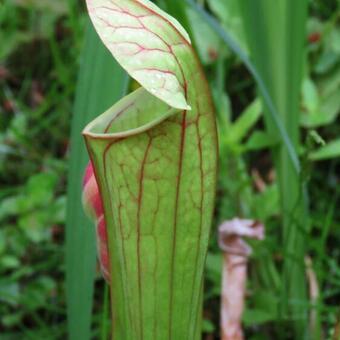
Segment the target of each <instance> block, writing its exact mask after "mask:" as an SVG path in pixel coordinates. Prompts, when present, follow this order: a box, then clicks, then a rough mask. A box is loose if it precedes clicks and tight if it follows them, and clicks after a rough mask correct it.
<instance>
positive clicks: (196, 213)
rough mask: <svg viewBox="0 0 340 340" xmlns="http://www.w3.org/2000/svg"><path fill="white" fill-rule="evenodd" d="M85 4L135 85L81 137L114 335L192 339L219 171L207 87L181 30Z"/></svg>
mask: <svg viewBox="0 0 340 340" xmlns="http://www.w3.org/2000/svg"><path fill="white" fill-rule="evenodd" d="M88 5H89V11H90V15H91V18H92V21H93V23H94V25H95V27H96V29H97V31H98V32H99V34H100V35H101V37H102V40H103V42H104V43H105V44H106V46H107V47H108V48H109V50H110V51H111V53H112V54H113V56H114V57H115V58H116V59H117V60H118V61H119V63H121V64H122V66H123V67H124V68H125V69H126V70H127V71H128V72H129V73H130V75H131V76H132V77H134V78H135V79H136V80H138V81H139V82H140V83H141V85H142V88H140V89H138V90H136V91H135V92H133V93H132V94H130V95H129V96H127V97H125V98H123V99H122V100H120V101H119V102H118V103H116V104H115V105H113V106H112V107H111V108H110V109H109V110H108V111H106V112H105V113H103V114H102V115H101V116H100V117H98V118H97V119H95V120H94V121H93V122H92V123H90V124H89V125H88V126H87V127H86V128H85V130H84V136H85V139H86V143H87V147H88V151H89V154H90V157H91V160H92V163H93V165H94V168H95V176H96V180H97V182H98V185H99V189H100V193H101V198H102V201H103V205H104V215H105V221H106V224H107V228H108V239H109V255H110V271H111V287H110V289H111V309H112V322H113V325H114V327H113V334H112V338H114V339H121V340H124V339H126V340H129V339H136V340H138V339H190V340H193V339H199V338H200V337H201V330H202V289H203V288H202V285H203V270H204V263H205V257H206V254H207V248H208V240H209V232H210V227H211V223H212V215H213V208H214V197H215V189H216V188H215V187H216V168H217V164H216V163H217V137H216V125H215V117H214V112H213V108H212V104H211V103H212V101H211V96H210V92H209V88H208V85H207V82H206V80H205V77H204V75H203V73H202V69H201V67H200V65H199V62H198V59H197V57H196V55H195V53H194V51H193V49H192V47H191V44H190V43H189V40H188V38H187V35H186V33H185V32H184V31H183V29H182V28H181V27H180V26H179V24H178V23H177V22H176V21H174V20H173V19H171V18H169V16H167V15H166V14H165V13H164V12H162V11H160V10H159V9H158V8H156V7H155V6H154V5H153V4H152V3H150V2H149V1H140V0H139V1H137V0H134V1H132V0H129V1H118V0H116V1H88ZM103 20H105V22H106V23H107V24H108V26H107V27H105V25H104V24H103V22H104V21H103ZM112 26H115V27H112ZM189 106H190V110H188V109H189Z"/></svg>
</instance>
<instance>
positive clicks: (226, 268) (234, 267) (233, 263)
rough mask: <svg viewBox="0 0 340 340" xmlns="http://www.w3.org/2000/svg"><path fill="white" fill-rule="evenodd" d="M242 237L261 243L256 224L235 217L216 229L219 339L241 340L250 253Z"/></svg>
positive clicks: (261, 235)
mask: <svg viewBox="0 0 340 340" xmlns="http://www.w3.org/2000/svg"><path fill="white" fill-rule="evenodd" d="M243 237H248V238H253V239H258V240H263V238H264V226H263V225H262V224H260V223H257V222H256V221H252V220H241V219H238V218H235V219H233V220H231V221H226V222H224V223H222V224H221V225H220V227H219V246H220V248H221V250H222V251H223V252H224V254H223V274H222V298H221V300H222V301H221V338H222V340H242V339H243V338H244V337H243V331H242V324H241V320H242V314H243V310H244V303H245V291H246V280H247V263H248V257H249V256H250V255H251V253H252V249H251V248H250V246H249V245H248V244H247V243H246V242H245V241H244V240H243Z"/></svg>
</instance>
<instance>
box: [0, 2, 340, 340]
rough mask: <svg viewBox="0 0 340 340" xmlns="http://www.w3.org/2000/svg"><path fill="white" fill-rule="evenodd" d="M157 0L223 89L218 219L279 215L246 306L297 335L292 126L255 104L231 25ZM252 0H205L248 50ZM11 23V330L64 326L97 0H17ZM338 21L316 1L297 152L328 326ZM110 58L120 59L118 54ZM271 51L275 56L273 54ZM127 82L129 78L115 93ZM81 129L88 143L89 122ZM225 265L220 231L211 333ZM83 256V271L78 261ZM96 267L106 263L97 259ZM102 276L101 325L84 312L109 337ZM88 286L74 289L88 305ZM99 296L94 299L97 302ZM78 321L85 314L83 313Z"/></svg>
mask: <svg viewBox="0 0 340 340" xmlns="http://www.w3.org/2000/svg"><path fill="white" fill-rule="evenodd" d="M156 2H157V3H158V4H161V5H162V6H163V8H164V9H166V10H167V11H168V12H169V13H171V14H172V15H174V16H176V17H177V18H178V19H179V21H180V22H181V23H182V24H183V25H184V26H185V27H186V29H187V30H188V31H189V33H190V35H191V38H192V40H193V41H194V44H195V45H196V47H197V49H198V51H199V55H200V58H201V59H202V62H203V64H204V68H205V73H206V75H207V76H208V78H209V82H210V85H211V87H212V89H213V95H214V102H215V106H216V108H217V118H218V129H219V137H220V138H219V140H220V158H221V161H220V168H219V185H218V198H217V205H216V213H215V223H214V226H213V228H216V227H217V225H218V223H219V222H220V221H222V220H224V219H226V218H233V217H235V216H241V217H242V216H243V217H250V218H256V219H260V220H261V221H263V222H264V223H265V225H266V234H267V236H266V240H265V241H263V242H261V243H255V242H254V243H252V247H253V249H254V252H253V256H252V257H251V259H250V263H249V280H248V289H247V303H246V304H247V306H246V311H245V314H244V329H245V333H246V334H245V335H246V338H247V339H251V340H253V339H261V340H262V339H273V338H278V339H295V338H296V337H294V335H293V333H292V329H291V328H290V327H289V325H288V323H287V322H286V321H282V320H280V319H279V318H278V313H277V311H278V308H279V306H280V304H282V300H284V299H283V298H282V296H281V295H280V292H281V291H282V282H283V281H282V277H281V276H280V274H279V273H280V269H281V268H282V258H283V254H284V249H283V245H282V239H281V228H280V226H281V221H282V215H283V212H282V209H281V207H280V202H279V193H280V192H279V187H278V181H277V174H276V173H275V171H273V161H272V159H271V154H270V152H269V149H271V148H273V147H276V146H277V145H278V143H280V141H281V139H282V136H281V135H280V134H279V133H274V134H273V133H269V132H268V131H267V129H266V128H265V125H264V123H263V117H264V115H263V112H262V111H263V110H262V109H261V107H260V106H259V107H257V108H256V109H254V110H252V108H254V107H256V106H257V105H258V104H254V103H259V102H260V100H259V98H258V96H257V93H256V90H255V85H254V81H253V80H252V77H251V76H250V75H249V73H248V71H247V70H246V69H245V67H244V66H243V64H242V61H241V60H240V58H239V57H237V56H235V54H234V53H233V52H232V51H231V50H230V48H229V47H227V46H226V44H225V43H224V41H223V39H222V38H221V35H219V34H217V33H216V30H214V29H209V28H210V27H211V25H210V24H209V22H208V21H206V20H205V19H202V17H201V16H199V15H195V13H196V12H195V11H194V12H195V13H193V11H192V10H191V11H190V10H189V6H187V5H186V4H185V2H184V1H173V0H170V1H164V0H160V1H156ZM239 2H240V1H229V0H228V1H226V0H206V1H202V0H199V1H197V3H199V4H201V5H202V4H203V5H204V6H205V7H204V8H205V9H206V10H208V11H209V13H211V14H212V16H213V17H214V18H215V19H216V20H217V21H218V25H219V27H220V28H222V30H224V31H226V32H227V33H228V34H229V36H231V37H232V38H233V39H234V40H235V41H236V42H237V44H238V46H240V47H242V51H245V52H246V53H245V56H248V54H249V51H250V50H249V48H248V47H247V42H246V35H245V33H246V32H245V31H244V29H243V28H242V27H243V26H242V18H241V12H240V10H239V9H238V8H237V6H235V3H239ZM254 2H256V1H254ZM294 3H297V1H295V2H294ZM166 5H168V6H170V7H168V6H166ZM254 13H255V12H254ZM254 13H253V14H254ZM196 14H197V13H196ZM0 22H1V27H0V41H1V45H0V225H1V228H0V277H1V278H0V334H1V335H0V338H1V339H4V340H6V339H8V340H13V339H20V338H22V339H25V340H26V339H32V340H36V339H43V338H47V339H62V338H65V336H66V334H67V333H68V331H67V324H66V292H65V281H64V275H65V264H64V263H65V262H64V260H65V257H64V239H65V230H64V226H65V208H66V204H67V203H66V199H65V197H66V178H67V171H68V163H67V161H68V159H69V152H68V150H69V147H68V146H69V136H70V126H71V115H72V113H73V112H74V109H73V100H74V94H75V87H76V86H75V85H76V78H77V73H78V71H79V67H78V63H79V60H80V55H84V54H85V53H86V52H83V53H80V47H81V46H83V35H84V33H85V32H86V24H87V21H86V19H85V13H84V6H83V5H82V6H79V2H78V1H73V0H72V1H66V0H61V1H57V2H56V1H53V0H44V1H36V0H31V1H23V0H4V1H2V2H1V5H0ZM338 26H339V1H337V0H312V1H309V18H308V22H307V34H306V35H307V36H306V39H305V49H304V51H303V53H304V56H305V67H304V69H303V72H302V79H303V84H302V88H301V91H300V101H299V109H300V110H299V111H300V112H299V115H300V119H299V122H300V135H301V138H300V139H299V144H298V145H297V152H298V155H299V157H300V160H301V165H302V170H303V171H302V172H303V176H304V178H305V179H307V178H308V179H309V197H310V199H309V204H310V208H311V209H310V226H311V227H310V232H309V233H308V234H306V235H305V237H304V246H305V250H306V253H307V254H308V255H309V256H310V257H311V259H312V265H313V269H314V272H315V274H316V277H317V282H318V285H319V297H318V299H317V301H314V302H311V301H310V299H309V297H308V301H307V302H308V303H310V306H312V307H313V308H312V309H311V310H312V311H316V312H317V315H318V318H319V319H320V321H321V322H320V323H321V324H322V333H323V334H322V336H323V337H324V338H326V339H331V338H332V333H333V332H334V327H335V324H336V322H337V319H338V315H339V303H338V302H339V298H340V274H339V273H340V267H339V263H340V253H339V246H338V245H339V242H340V233H339V230H340V214H339V209H337V207H338V205H339V190H340V187H339V148H338V138H339V133H340V128H339V98H340V97H339V95H338V94H339V90H340V71H339V70H340V69H339V67H340V56H339V32H338V31H339V28H338ZM268 31H271V30H270V29H269V30H268ZM271 34H274V32H271ZM87 46H89V45H87ZM98 46H101V45H100V44H99V43H98ZM86 49H90V51H89V52H88V54H89V55H92V54H91V53H93V54H94V53H95V52H96V50H97V49H96V48H93V47H87V48H86ZM91 50H92V51H91ZM31 56H34V57H31ZM81 58H82V60H84V57H81ZM108 59H110V61H111V60H112V59H111V57H110V56H108ZM98 60H100V59H98ZM267 61H269V57H266V56H265V57H264V62H267ZM278 69H280V67H279V66H278V64H277V66H276V67H275V69H274V71H273V72H272V73H273V77H277V75H276V72H277V70H278ZM97 70H98V67H96V71H97ZM93 73H95V72H93ZM288 73H289V74H290V73H291V72H288ZM92 75H93V74H92ZM80 77H82V76H80ZM109 78H110V77H109ZM109 80H110V81H111V80H112V79H111V78H110V79H109ZM116 80H117V84H118V82H119V80H118V79H116ZM97 87H98V86H97ZM103 88H105V90H106V89H107V90H108V92H110V90H109V89H108V87H107V86H103V87H102V88H98V93H99V94H101V93H102V92H106V91H102V89H103ZM134 88H135V86H134ZM115 90H116V85H115V86H114V89H112V92H115ZM117 91H118V90H117ZM98 93H97V95H98ZM110 94H111V93H110ZM121 95H122V93H120V94H119V95H118V97H119V96H121ZM87 97H88V96H87V95H84V98H85V99H87ZM118 97H115V99H116V98H118ZM255 97H256V98H255ZM115 99H114V100H112V99H111V96H110V95H109V96H108V97H107V101H106V102H105V104H104V105H103V107H101V108H98V111H96V112H95V111H94V110H92V109H91V108H89V112H91V113H92V114H93V115H95V114H99V113H100V112H103V111H104V110H105V109H106V108H108V107H110V106H111V105H112V104H113V102H114V101H115ZM254 100H255V101H254ZM80 101H81V102H82V101H83V99H82V98H80ZM100 101H103V98H101V99H100ZM84 102H85V100H84ZM103 103H104V101H103ZM95 104H96V103H94V104H93V105H94V106H93V108H94V107H95ZM85 109H86V105H85V104H84V110H85ZM84 112H85V111H84ZM246 112H248V114H247V113H246ZM78 117H80V118H81V119H82V118H84V122H80V121H79V123H78V124H77V125H78V127H77V129H79V130H78V131H80V129H81V128H82V127H84V126H85V120H86V121H88V120H89V118H90V117H89V116H88V117H87V118H85V117H82V116H80V115H78ZM80 118H79V119H80ZM80 125H83V126H80ZM75 134H76V133H75ZM323 140H324V141H326V144H325V145H323V142H322V141H323ZM78 141H79V145H80V143H81V142H82V140H81V138H80V136H79V135H78ZM82 157H83V156H81V157H80V158H81V161H79V166H78V170H76V171H75V172H74V176H78V177H77V181H76V182H75V183H76V184H74V190H75V192H76V190H79V191H80V182H81V177H82V174H81V172H82V171H81V168H82V167H83V164H85V163H86V158H82ZM314 159H318V160H317V161H316V162H315V161H314ZM39 183H41V185H39ZM78 184H79V186H78ZM79 191H78V194H77V193H76V194H75V195H76V196H77V198H76V199H74V202H75V201H76V200H78V195H79ZM71 202H72V201H71ZM72 204H73V203H70V206H73V205H72ZM77 204H78V201H77ZM79 214H82V212H81V210H79ZM80 219H81V221H82V223H84V225H78V227H79V228H81V229H82V231H84V230H86V231H88V232H92V231H93V229H92V228H93V227H92V226H91V225H90V224H89V222H88V221H86V220H83V217H82V216H81V217H80ZM85 223H86V225H85ZM69 230H72V229H69ZM73 231H74V232H75V230H73ZM77 240H79V239H77ZM80 240H81V239H80ZM91 256H92V257H91V259H90V260H89V261H91V264H88V265H89V266H92V267H93V264H94V262H93V261H94V258H93V253H92V255H91ZM89 257H90V256H89ZM77 259H78V261H80V259H79V257H78V258H77ZM84 263H85V262H84ZM221 265H222V258H221V253H220V251H219V249H218V247H217V245H216V233H215V232H214V231H213V233H212V240H211V244H210V251H209V253H208V257H207V263H206V276H205V280H206V287H205V293H204V317H205V319H206V321H205V322H204V325H203V330H204V332H205V333H207V334H208V336H210V337H213V336H215V337H218V332H219V319H218V315H219V301H218V300H219V297H220V282H221ZM75 266H76V267H77V270H78V269H79V270H80V267H79V266H77V262H75ZM302 272H303V271H302ZM88 274H89V275H90V276H92V275H93V271H92V272H89V273H88ZM76 276H77V271H75V274H74V278H73V279H72V280H73V281H74V286H75V287H77V285H78V284H80V281H79V279H78V278H77V277H76ZM96 278H97V279H96V281H95V286H96V289H95V291H94V300H93V313H92V318H91V319H92V322H91V325H90V324H89V323H90V321H89V320H90V316H89V315H90V314H89V313H90V312H89V310H88V309H86V308H85V309H83V310H80V308H79V310H77V309H76V308H75V309H74V311H75V312H76V313H77V312H80V311H81V312H83V316H84V315H87V316H86V317H85V318H84V317H83V316H79V317H80V318H83V320H84V321H83V328H82V330H79V332H83V331H84V330H85V332H87V334H88V332H89V329H90V326H92V337H93V338H102V339H104V338H105V334H108V331H109V330H108V328H107V325H108V324H107V322H106V321H107V319H108V315H107V314H108V311H107V305H106V307H104V301H106V303H107V302H108V299H107V296H106V297H104V290H105V289H104V284H103V281H102V280H101V279H99V276H97V277H96ZM83 288H84V287H83ZM87 288H88V291H87V292H85V291H84V290H83V293H84V294H86V295H87V296H91V295H92V281H90V282H89V283H88V285H87ZM79 296H80V295H78V297H77V298H76V297H74V301H73V303H74V304H75V303H76V301H77V300H76V299H79ZM85 305H87V306H88V307H87V308H89V306H91V301H86V302H85ZM82 306H83V307H84V305H82ZM105 308H106V309H105ZM86 318H87V319H86ZM86 320H88V321H86ZM76 322H77V316H76V317H74V318H73V323H74V324H75V323H76ZM86 323H88V324H86ZM283 330H286V331H287V334H286V335H284V332H283ZM79 334H80V333H79ZM315 334H317V332H316V331H315Z"/></svg>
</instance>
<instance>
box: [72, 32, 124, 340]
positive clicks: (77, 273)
mask: <svg viewBox="0 0 340 340" xmlns="http://www.w3.org/2000/svg"><path fill="white" fill-rule="evenodd" d="M79 74H80V76H79V80H78V85H77V93H76V101H75V107H74V113H73V121H72V137H71V154H70V162H69V174H68V192H67V221H66V222H67V225H66V288H67V313H68V336H69V339H71V340H78V339H82V340H88V339H90V337H91V332H90V328H91V313H92V298H93V283H94V276H95V263H96V249H95V248H96V247H95V238H94V227H93V225H92V223H90V221H88V219H87V218H86V217H85V215H84V213H83V210H82V204H81V194H82V192H81V188H82V177H83V173H84V169H85V166H86V164H87V163H88V157H87V154H86V151H85V147H84V144H83V138H82V137H81V131H82V129H83V127H84V126H85V125H86V123H88V122H89V121H90V120H91V119H93V118H94V117H96V116H97V115H98V114H100V113H101V112H103V110H105V109H107V108H108V107H109V106H110V105H111V104H112V102H113V101H115V100H117V99H118V98H120V97H121V96H122V95H123V94H124V93H125V92H126V88H127V79H128V78H127V76H126V74H125V73H124V72H123V71H122V69H121V68H120V67H119V66H118V65H117V63H115V62H114V60H112V57H111V56H110V54H109V53H108V52H107V51H106V49H105V48H104V47H103V46H102V44H101V42H100V40H99V38H98V36H97V34H96V33H95V32H94V30H93V28H92V27H91V26H89V29H88V31H87V33H86V39H85V47H84V51H83V56H82V61H81V68H80V73H79Z"/></svg>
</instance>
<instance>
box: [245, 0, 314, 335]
mask: <svg viewBox="0 0 340 340" xmlns="http://www.w3.org/2000/svg"><path fill="white" fill-rule="evenodd" d="M240 5H241V9H242V16H243V23H244V27H245V31H246V35H247V38H248V44H249V47H250V51H251V55H252V58H253V60H254V64H255V65H256V68H257V70H258V72H259V74H260V75H261V78H262V79H263V81H264V83H265V85H266V87H267V89H268V90H269V95H270V97H271V98H272V101H273V103H274V105H275V107H276V108H277V110H278V113H279V115H280V120H281V122H282V124H283V125H284V129H285V131H286V132H287V134H288V136H289V138H290V140H291V142H292V147H293V148H294V150H296V149H297V148H298V145H299V96H300V92H301V78H302V70H303V61H304V45H305V28H306V18H307V1H306V0H301V1H293V0H279V1H275V2H273V1H272V0H259V1H256V2H254V1H252V0H243V1H241V2H240ZM270 111H271V109H270V107H268V105H267V108H266V110H265V120H266V125H267V130H268V132H269V133H275V127H274V126H273V124H272V122H271V120H270V119H269V116H270ZM273 156H274V161H275V167H276V170H277V174H278V183H279V187H280V194H281V206H282V217H283V232H282V237H283V254H284V268H283V285H282V287H283V291H282V297H281V312H282V314H281V316H282V317H283V318H284V319H287V318H288V319H289V320H290V321H293V322H294V330H295V337H296V338H297V339H302V338H303V337H304V336H305V332H306V330H307V327H306V325H307V310H308V307H307V304H308V300H307V294H306V280H305V266H304V256H305V250H304V249H305V237H306V231H307V229H308V228H307V225H308V220H307V211H306V201H307V200H306V197H305V188H304V183H303V178H302V177H301V175H299V174H297V172H296V164H295V162H293V161H292V159H291V155H290V153H289V151H288V150H287V148H285V147H283V146H280V147H278V148H275V149H273Z"/></svg>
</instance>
